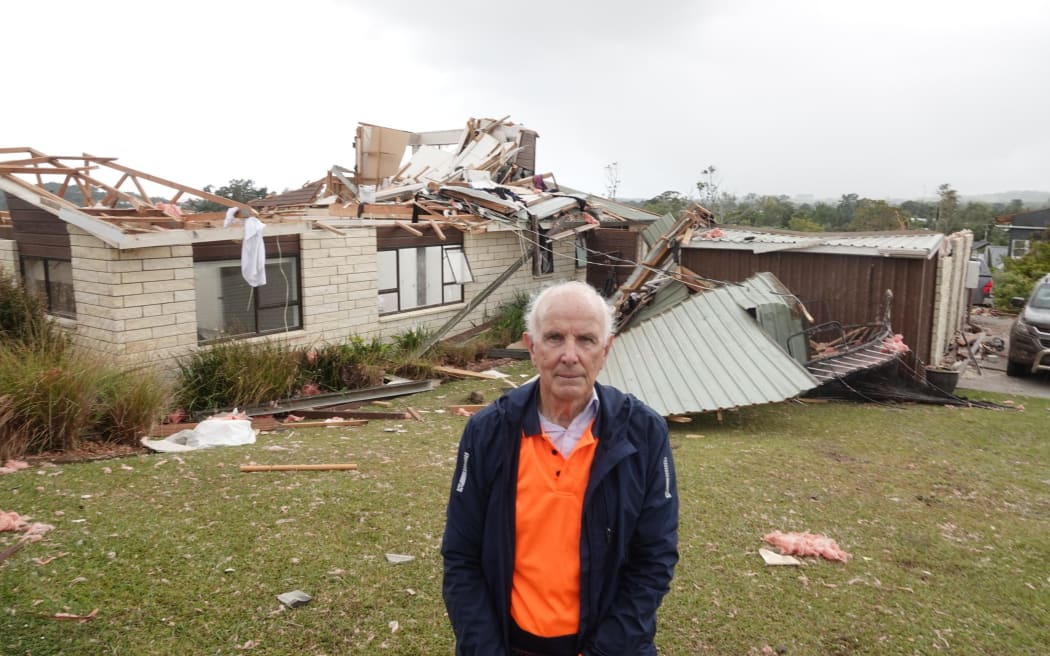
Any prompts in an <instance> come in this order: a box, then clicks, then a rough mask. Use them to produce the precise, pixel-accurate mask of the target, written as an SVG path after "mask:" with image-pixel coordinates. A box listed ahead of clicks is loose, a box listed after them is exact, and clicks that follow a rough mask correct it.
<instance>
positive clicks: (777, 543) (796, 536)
mask: <svg viewBox="0 0 1050 656" xmlns="http://www.w3.org/2000/svg"><path fill="white" fill-rule="evenodd" d="M762 539H763V540H765V541H766V542H768V543H769V544H771V545H773V546H774V547H776V548H777V549H779V550H780V552H781V554H783V555H790V556H820V557H822V558H827V559H828V560H837V561H840V562H843V563H844V562H846V561H848V560H849V554H848V553H846V552H845V551H843V550H842V549H841V548H839V545H838V543H836V542H835V541H834V540H832V539H831V538H829V537H828V536H826V535H819V534H815V533H781V532H780V531H773V532H772V533H767V534H766V535H764V536H762Z"/></svg>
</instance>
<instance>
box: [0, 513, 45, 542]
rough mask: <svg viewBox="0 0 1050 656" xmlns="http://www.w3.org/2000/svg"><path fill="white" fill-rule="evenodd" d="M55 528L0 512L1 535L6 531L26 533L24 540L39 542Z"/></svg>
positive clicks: (14, 514)
mask: <svg viewBox="0 0 1050 656" xmlns="http://www.w3.org/2000/svg"><path fill="white" fill-rule="evenodd" d="M53 528H55V527H54V526H52V525H51V524H41V523H40V522H30V521H29V520H28V519H27V518H25V517H23V516H21V515H19V514H18V513H16V512H14V511H13V510H12V511H11V512H4V511H3V510H0V533H2V532H4V531H25V534H24V535H22V540H24V541H26V542H38V541H39V540H41V539H42V538H43V537H44V534H45V533H47V532H48V531H50V530H51V529H53Z"/></svg>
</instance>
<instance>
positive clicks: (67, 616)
mask: <svg viewBox="0 0 1050 656" xmlns="http://www.w3.org/2000/svg"><path fill="white" fill-rule="evenodd" d="M96 615H98V609H97V608H96V609H95V610H93V611H91V612H90V613H88V614H87V615H74V614H73V613H55V614H54V615H45V616H44V617H46V618H47V619H49V620H73V621H76V622H80V623H81V624H83V623H84V622H87V621H88V620H91V619H94V617H95V616H96Z"/></svg>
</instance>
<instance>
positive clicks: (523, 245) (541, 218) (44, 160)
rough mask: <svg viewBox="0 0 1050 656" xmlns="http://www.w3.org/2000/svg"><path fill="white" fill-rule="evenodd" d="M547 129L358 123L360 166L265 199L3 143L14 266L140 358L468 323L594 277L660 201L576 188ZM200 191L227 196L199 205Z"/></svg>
mask: <svg viewBox="0 0 1050 656" xmlns="http://www.w3.org/2000/svg"><path fill="white" fill-rule="evenodd" d="M536 139H537V135H536V133H535V132H532V131H530V130H527V129H525V128H524V127H522V126H521V125H518V124H514V123H511V122H509V121H508V120H506V119H499V120H493V119H470V120H469V121H468V122H467V125H466V126H465V127H464V128H463V129H459V130H449V131H442V132H425V133H413V132H407V131H402V130H393V129H390V128H384V127H380V126H375V125H369V124H361V125H359V126H358V128H357V132H356V139H355V161H354V167H353V168H352V169H350V168H343V167H341V166H333V167H332V168H331V169H330V170H329V171H327V173H326V174H325V175H324V176H323V177H320V178H319V179H317V180H316V181H314V182H312V183H310V184H308V185H305V186H304V187H302V188H301V189H296V190H292V191H289V192H286V193H283V194H278V195H274V196H271V197H269V198H266V199H261V200H259V201H256V202H253V203H252V204H251V205H246V204H242V203H237V202H234V201H231V200H229V199H226V198H222V197H217V196H214V195H212V194H209V193H207V192H204V191H202V190H199V189H195V188H192V187H189V186H186V185H182V184H179V183H178V182H175V181H171V180H167V179H164V178H161V177H158V176H155V175H151V174H148V173H145V172H142V171H138V170H135V169H132V168H129V167H126V166H124V165H123V164H121V163H118V162H117V161H116V159H115V158H112V157H96V156H93V155H88V154H82V155H77V156H54V155H48V154H45V153H41V152H38V151H36V150H33V149H31V148H6V149H3V148H0V159H2V160H3V161H0V191H2V192H3V193H4V195H5V197H6V200H7V203H8V208H9V213H10V217H9V223H7V224H6V225H3V226H0V270H4V271H6V272H9V273H13V274H14V275H16V276H19V277H21V279H22V280H23V281H24V284H25V285H27V286H28V287H29V288H30V289H33V290H37V291H39V292H40V293H41V295H42V296H43V297H44V298H45V299H46V302H47V306H48V311H49V313H50V314H51V315H52V316H53V317H55V319H56V321H58V322H60V323H61V324H62V325H63V326H65V327H66V328H67V329H68V330H69V331H70V332H71V333H72V334H73V336H74V338H75V340H76V341H77V342H78V343H80V344H81V345H83V346H85V347H88V348H90V349H93V350H96V351H99V352H103V353H105V354H108V355H110V356H112V357H115V358H118V359H119V360H121V361H126V362H129V363H131V362H151V363H154V364H158V365H163V364H165V363H169V364H170V363H171V361H172V360H173V359H174V358H177V357H180V356H182V355H184V354H186V353H187V352H189V351H191V350H193V349H196V348H198V347H200V346H201V345H206V344H208V343H210V342H212V341H214V340H216V339H220V338H228V337H236V338H243V339H274V338H279V339H281V340H284V341H286V342H288V343H291V344H293V345H314V344H318V343H334V342H339V341H342V340H344V339H346V338H347V337H348V336H350V335H359V336H363V337H372V336H379V337H386V336H390V335H394V334H398V333H402V332H405V331H408V330H410V329H416V328H427V329H429V330H431V331H435V332H436V333H441V332H447V331H449V330H451V329H453V328H455V327H456V326H459V327H460V329H462V328H464V327H469V326H471V325H477V324H480V323H481V322H483V321H484V320H485V318H486V317H489V316H492V314H494V313H495V312H496V310H497V308H498V307H499V306H500V305H502V304H504V303H506V302H508V301H510V300H512V299H513V297H514V295H515V294H516V293H518V292H531V291H532V290H534V289H536V288H538V287H539V286H542V285H544V284H546V283H548V282H550V281H552V280H561V279H584V278H585V277H586V275H587V262H586V258H585V251H584V249H583V248H582V246H583V245H584V243H585V242H584V241H583V240H584V239H585V238H586V234H587V233H588V232H590V231H594V230H597V229H602V230H603V231H604V230H615V231H620V232H624V233H628V232H629V233H635V234H637V233H639V232H640V231H641V230H642V229H644V228H645V226H646V225H647V224H648V222H651V220H652V219H655V218H656V217H655V216H652V215H649V216H648V217H644V218H647V219H649V221H644V220H639V217H637V216H632V217H624V216H621V215H618V214H617V212H616V207H615V204H605V205H599V204H597V203H595V202H593V198H592V197H589V196H587V195H586V194H579V193H571V192H567V191H566V190H562V189H561V188H560V187H559V186H558V183H557V180H556V179H555V177H554V175H553V174H552V173H549V172H540V171H538V170H537V169H536V163H535V162H536V160H535V152H536ZM192 199H200V200H204V201H210V202H211V203H215V204H217V206H219V207H220V208H221V210H220V211H206V212H205V211H200V212H197V211H191V210H190V209H189V207H190V206H189V205H187V204H186V201H188V200H192ZM625 213H626V212H625ZM436 336H439V335H435V337H436Z"/></svg>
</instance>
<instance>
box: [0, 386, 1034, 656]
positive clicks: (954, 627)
mask: <svg viewBox="0 0 1050 656" xmlns="http://www.w3.org/2000/svg"><path fill="white" fill-rule="evenodd" d="M514 371H515V375H516V376H517V375H518V374H529V373H531V371H530V370H529V369H528V367H527V365H517V367H516V368H515V369H514ZM515 379H517V378H515ZM498 389H499V386H498V385H496V384H495V383H490V382H488V381H476V382H467V381H461V382H455V383H449V384H446V385H443V386H442V387H441V388H439V389H438V390H436V391H433V392H429V393H426V394H419V395H414V396H409V397H402V398H399V399H395V400H393V406H394V407H397V408H405V407H409V406H411V407H413V408H416V409H419V410H426V411H427V412H425V413H424V414H423V417H424V418H425V422H424V423H418V422H411V421H403V422H393V421H385V422H372V423H370V424H369V425H368V426H364V427H359V428H326V429H297V430H293V431H289V432H277V433H271V434H263V435H260V436H259V440H258V442H257V444H255V445H251V446H246V447H231V448H222V449H213V450H207V451H199V452H191V453H185V454H180V455H177V456H176V455H173V454H155V455H146V456H139V457H135V458H128V459H122V460H112V461H104V462H94V463H84V464H76V465H63V466H60V467H54V466H48V467H41V468H37V469H34V470H26V471H22V472H18V473H16V474H11V475H6V476H0V509H2V510H5V511H12V510H13V511H17V512H19V513H21V514H24V515H30V516H32V517H33V519H34V520H35V521H43V522H48V523H51V524H54V525H55V529H54V530H53V531H52V532H50V533H49V534H48V535H47V536H46V537H45V539H44V540H43V541H41V542H38V543H32V544H28V545H26V547H25V548H24V549H23V550H22V551H20V552H18V553H17V554H15V555H14V556H12V557H11V558H10V559H9V560H8V561H7V562H6V563H4V564H3V565H2V567H0V653H4V654H34V655H36V656H39V655H42V654H241V653H251V654H375V653H389V654H450V653H452V648H453V642H452V634H451V630H450V629H449V627H448V623H447V618H446V617H445V613H444V606H443V602H442V600H441V557H440V553H439V546H440V540H441V532H442V530H443V524H444V515H443V513H444V505H445V501H446V498H447V494H448V489H449V484H450V477H451V473H452V468H453V464H454V463H453V461H454V458H455V449H456V443H457V441H458V437H459V433H460V431H461V430H462V427H463V424H464V422H465V419H463V418H462V417H456V416H452V415H450V414H448V413H438V412H437V410H439V409H441V408H444V407H445V406H447V405H451V404H458V403H464V402H465V401H466V397H467V395H468V394H469V393H470V392H471V391H474V390H481V391H483V392H484V393H485V396H486V398H487V399H492V398H494V397H495V395H496V394H498V393H499V392H498ZM974 396H975V397H976V396H978V393H974ZM979 398H985V399H990V400H1002V399H1003V397H1000V396H996V395H994V394H990V393H988V394H985V393H980V396H979ZM1016 401H1017V402H1019V403H1020V402H1023V403H1024V404H1025V405H1026V408H1027V409H1026V410H1025V411H1024V412H1013V411H994V410H980V409H965V410H960V409H949V408H944V407H939V406H879V405H856V404H847V403H828V404H816V405H811V404H790V403H785V404H778V405H771V406H764V407H760V408H751V409H745V410H741V411H738V412H731V413H726V415H725V418H724V420H723V421H722V422H721V423H720V422H718V421H716V420H715V419H714V418H713V417H703V418H699V419H698V420H694V422H693V423H690V424H674V425H672V442H673V445H674V447H675V451H674V452H675V458H676V464H677V469H678V477H679V491H680V495H681V500H682V503H681V544H680V551H681V556H682V560H681V562H680V565H679V567H678V570H677V572H676V576H675V579H674V581H673V583H672V590H671V593H670V594H669V595H668V597H667V598H666V600H665V602H664V606H663V608H662V609H661V611H660V616H659V633H658V636H657V642H658V645H659V647H660V652H661V654H664V655H669V654H670V655H686V654H758V653H761V651H760V650H761V649H762V648H763V647H764V646H766V645H769V646H771V647H773V648H777V647H783V648H785V649H786V653H787V654H850V655H854V654H931V653H951V654H974V655H977V654H1036V653H1042V652H1043V650H1044V649H1045V645H1046V644H1050V610H1048V609H1050V603H1048V601H1047V600H1048V599H1050V579H1048V577H1047V571H1048V570H1047V567H1046V563H1047V562H1048V561H1050V542H1048V541H1047V539H1046V538H1047V536H1048V535H1050V474H1048V472H1050V441H1048V440H1047V439H1046V425H1047V418H1048V414H1047V413H1048V411H1050V401H1047V400H1041V399H1030V398H1029V399H1020V398H1019V399H1016ZM250 462H255V463H260V464H281V463H328V462H355V463H357V464H358V465H359V468H360V469H359V471H357V472H277V473H253V474H242V473H240V472H239V471H238V468H237V466H238V465H239V464H243V463H250ZM774 529H780V530H783V531H790V530H810V531H814V532H820V533H826V534H827V535H829V536H831V537H833V538H835V539H836V540H837V541H838V542H839V544H840V545H841V546H842V547H843V548H844V549H845V550H846V551H848V552H850V553H851V554H852V556H853V557H852V559H851V560H850V562H849V563H846V564H841V563H831V562H826V561H816V560H809V561H808V562H807V563H806V564H805V566H803V567H799V568H768V567H765V566H764V565H763V564H762V561H761V559H760V557H759V556H758V553H757V552H758V548H759V547H761V546H763V544H764V543H763V542H762V540H761V538H762V535H763V534H765V533H767V532H769V531H772V530H774ZM14 539H15V537H14V536H13V535H12V534H0V549H2V548H3V547H4V546H6V545H7V544H11V543H12V542H13V541H14ZM386 553H399V554H408V555H412V556H415V559H414V560H413V561H411V562H408V563H403V564H391V563H388V562H387V561H386V559H385V558H384V554H386ZM53 556H59V557H57V558H56V559H55V560H53V561H51V562H50V563H48V564H43V565H38V564H36V563H35V562H34V559H37V558H47V557H53ZM296 589H299V590H303V591H305V592H307V593H308V594H310V595H312V596H313V601H312V602H311V603H310V604H308V605H306V606H304V607H301V608H298V609H295V610H289V609H285V608H283V607H282V606H281V605H280V604H279V603H278V602H277V600H276V595H278V594H280V593H283V592H287V591H290V590H296ZM95 608H97V609H98V614H97V616H96V617H95V618H94V619H93V620H91V621H89V622H84V623H78V622H75V621H56V620H52V619H48V616H51V615H53V614H55V613H59V612H66V613H74V614H86V613H89V612H90V611H92V610H93V609H95ZM395 623H396V624H395Z"/></svg>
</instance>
